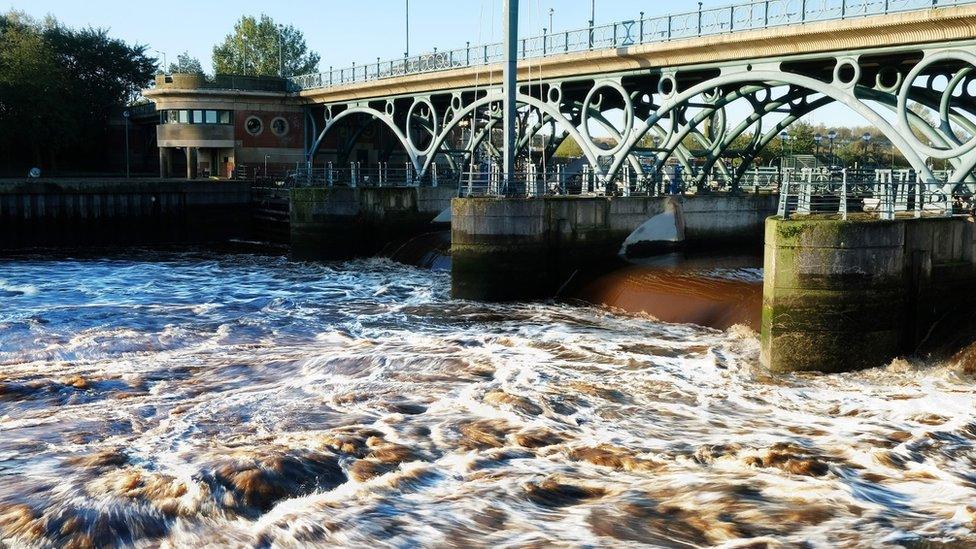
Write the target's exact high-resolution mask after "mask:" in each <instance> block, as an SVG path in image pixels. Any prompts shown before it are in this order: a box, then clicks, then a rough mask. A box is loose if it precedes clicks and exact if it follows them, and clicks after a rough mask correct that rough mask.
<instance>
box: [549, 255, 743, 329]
mask: <svg viewBox="0 0 976 549" xmlns="http://www.w3.org/2000/svg"><path fill="white" fill-rule="evenodd" d="M563 297H566V298H568V299H576V300H581V301H583V302H586V303H590V304H594V305H602V306H606V307H611V308H614V309H619V310H621V311H625V312H628V313H640V314H647V315H650V316H652V317H654V318H656V319H658V320H660V321H663V322H669V323H676V324H697V325H699V326H707V327H710V328H716V329H719V330H725V329H727V328H730V327H732V326H734V325H744V326H748V327H750V328H752V329H754V330H759V325H760V322H761V315H762V310H761V304H762V258H761V257H759V256H758V255H755V254H749V253H744V252H731V253H729V252H700V251H699V252H673V253H667V254H662V255H658V256H654V257H650V258H644V259H640V260H635V261H633V262H630V263H628V264H625V265H622V266H620V267H617V268H615V269H614V270H612V271H610V272H607V273H604V274H598V275H591V276H588V277H584V278H581V280H579V281H574V282H573V283H572V284H570V285H568V287H567V288H566V289H565V292H564V294H563Z"/></svg>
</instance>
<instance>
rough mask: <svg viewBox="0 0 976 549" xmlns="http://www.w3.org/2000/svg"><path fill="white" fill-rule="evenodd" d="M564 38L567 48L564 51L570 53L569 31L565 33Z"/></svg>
mask: <svg viewBox="0 0 976 549" xmlns="http://www.w3.org/2000/svg"><path fill="white" fill-rule="evenodd" d="M564 37H565V44H566V47H565V48H564V49H563V51H565V52H568V51H569V31H566V32H565V33H564Z"/></svg>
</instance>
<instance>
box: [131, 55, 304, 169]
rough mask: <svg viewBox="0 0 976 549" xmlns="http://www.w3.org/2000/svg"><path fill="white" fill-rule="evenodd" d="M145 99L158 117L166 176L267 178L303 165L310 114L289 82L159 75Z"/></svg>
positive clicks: (241, 77)
mask: <svg viewBox="0 0 976 549" xmlns="http://www.w3.org/2000/svg"><path fill="white" fill-rule="evenodd" d="M143 95H144V96H145V97H146V98H148V99H149V100H150V101H153V102H154V103H155V105H156V111H157V112H158V114H159V125H158V126H157V128H156V137H157V139H156V141H157V143H158V147H159V172H160V176H161V177H164V178H166V177H181V178H182V177H187V178H191V179H192V178H196V177H220V178H230V177H233V175H234V174H235V170H238V169H240V168H248V169H249V171H248V174H247V175H248V176H255V175H257V176H260V175H262V172H263V171H267V172H269V173H281V172H282V171H284V170H287V169H289V168H292V169H293V168H294V167H295V166H296V164H297V163H301V162H303V161H304V144H305V119H304V117H305V113H304V110H303V106H302V105H301V103H300V102H297V101H295V100H294V96H293V95H292V94H289V93H288V91H287V81H285V80H284V79H281V78H276V77H253V76H224V75H221V76H217V77H215V78H213V79H208V78H206V77H204V76H202V75H191V74H172V75H163V74H160V75H158V76H157V77H156V86H155V87H154V88H153V89H149V90H145V91H144V92H143Z"/></svg>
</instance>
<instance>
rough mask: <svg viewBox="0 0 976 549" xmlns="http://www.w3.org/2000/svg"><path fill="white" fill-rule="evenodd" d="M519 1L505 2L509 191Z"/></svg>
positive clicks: (506, 177)
mask: <svg viewBox="0 0 976 549" xmlns="http://www.w3.org/2000/svg"><path fill="white" fill-rule="evenodd" d="M518 7H519V3H518V0H504V8H505V10H504V11H505V13H504V17H505V65H504V71H503V72H504V74H503V82H504V86H503V87H504V96H505V103H504V105H503V107H504V118H503V122H504V124H503V125H504V131H505V138H504V142H503V151H502V152H503V160H504V167H503V169H504V170H505V173H504V175H503V176H502V177H503V178H504V180H503V181H504V186H505V191H506V192H507V191H508V186H509V183H510V180H511V177H512V176H513V175H514V174H515V114H516V104H515V95H516V84H517V82H516V80H517V78H518V16H519V13H518Z"/></svg>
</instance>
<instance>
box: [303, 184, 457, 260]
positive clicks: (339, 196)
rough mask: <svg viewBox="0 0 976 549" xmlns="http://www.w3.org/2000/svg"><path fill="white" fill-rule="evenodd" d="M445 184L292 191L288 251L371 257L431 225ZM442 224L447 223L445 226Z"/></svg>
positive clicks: (444, 199)
mask: <svg viewBox="0 0 976 549" xmlns="http://www.w3.org/2000/svg"><path fill="white" fill-rule="evenodd" d="M456 195H457V189H453V188H448V187H365V188H350V187H332V188H299V189H292V191H291V249H292V255H293V256H294V257H296V258H298V259H325V260H331V259H349V258H353V257H364V256H371V255H375V254H377V253H379V252H380V251H382V250H383V248H384V246H386V245H388V244H389V243H391V242H402V241H404V240H406V239H409V238H411V237H413V236H417V235H420V234H423V233H425V232H429V231H431V230H433V229H434V225H433V224H432V222H433V221H434V219H435V218H436V217H437V216H438V215H440V214H441V213H443V212H444V211H446V210H447V209H448V208H450V206H451V199H452V198H453V197H455V196H456ZM445 226H446V225H445Z"/></svg>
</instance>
